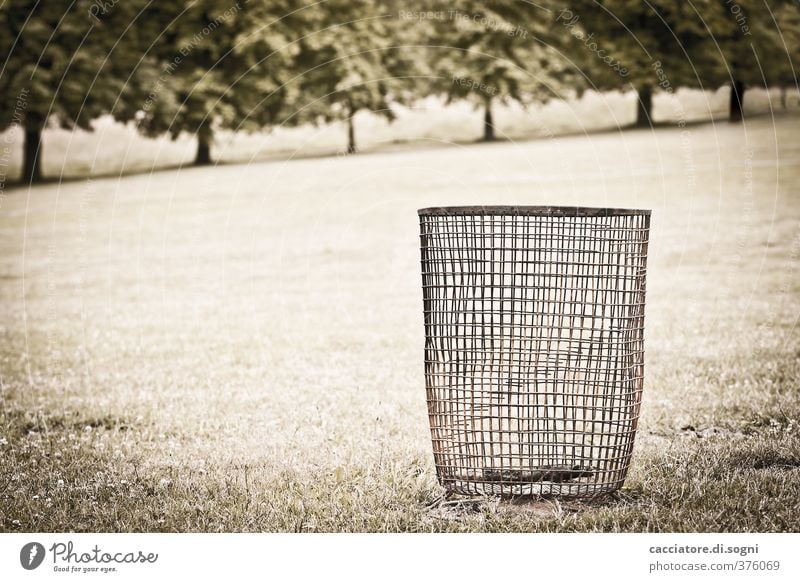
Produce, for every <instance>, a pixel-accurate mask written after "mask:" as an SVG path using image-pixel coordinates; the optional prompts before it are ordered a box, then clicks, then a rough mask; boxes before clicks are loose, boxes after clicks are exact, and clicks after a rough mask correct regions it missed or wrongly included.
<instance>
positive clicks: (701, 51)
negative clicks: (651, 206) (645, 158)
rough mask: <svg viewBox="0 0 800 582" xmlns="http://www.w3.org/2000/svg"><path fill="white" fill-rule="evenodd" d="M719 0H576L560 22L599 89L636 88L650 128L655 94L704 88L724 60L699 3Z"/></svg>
mask: <svg viewBox="0 0 800 582" xmlns="http://www.w3.org/2000/svg"><path fill="white" fill-rule="evenodd" d="M713 1H715V0H696V1H695V2H685V1H683V0H651V1H649V2H641V1H639V0H603V1H595V0H576V1H575V2H573V3H572V7H571V8H569V9H562V10H561V11H559V13H558V15H557V17H556V20H557V22H558V23H559V24H561V25H562V26H564V27H565V28H567V29H569V31H570V33H571V35H572V36H573V37H574V41H573V43H572V44H571V46H570V50H569V52H570V55H571V56H572V57H573V58H574V59H575V60H576V62H578V63H580V65H581V68H582V70H584V71H585V72H586V75H587V78H588V81H589V84H590V86H592V87H593V88H594V89H596V90H598V91H607V90H615V89H621V90H626V89H629V90H634V91H636V94H637V105H636V108H637V111H636V122H635V124H636V125H637V126H650V125H651V124H652V117H653V95H654V92H655V91H657V90H659V89H660V90H664V91H667V92H673V91H675V90H677V89H678V88H679V87H700V88H702V87H704V86H705V85H707V84H708V83H712V84H713V83H714V82H715V80H716V79H717V77H718V73H719V67H720V59H719V57H718V55H716V53H715V50H714V44H713V39H712V38H710V37H709V35H708V32H707V30H706V28H705V26H704V24H703V21H702V19H701V18H700V17H699V16H698V14H697V13H696V11H695V7H698V6H700V7H702V6H704V5H707V4H709V3H710V2H713Z"/></svg>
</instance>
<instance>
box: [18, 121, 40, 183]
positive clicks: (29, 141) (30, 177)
mask: <svg viewBox="0 0 800 582" xmlns="http://www.w3.org/2000/svg"><path fill="white" fill-rule="evenodd" d="M42 129H44V120H43V119H42V118H41V117H40V116H38V115H31V114H29V115H26V116H25V142H24V144H23V150H22V181H23V182H28V183H33V182H41V181H42Z"/></svg>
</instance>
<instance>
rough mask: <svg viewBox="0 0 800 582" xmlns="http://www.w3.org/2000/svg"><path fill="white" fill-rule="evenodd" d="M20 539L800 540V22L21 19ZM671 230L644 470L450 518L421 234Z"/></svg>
mask: <svg viewBox="0 0 800 582" xmlns="http://www.w3.org/2000/svg"><path fill="white" fill-rule="evenodd" d="M0 30H2V35H0V46H2V53H0V57H1V60H2V65H0V129H2V130H3V133H2V134H0V530H2V531H176V532H186V531H204V532H205V531H209V532H215V531H796V530H797V525H796V524H797V516H798V515H799V514H800V507H798V501H797V495H796V491H797V490H798V487H800V428H798V415H799V414H800V386H798V378H800V363H799V362H800V346H799V344H798V339H800V338H799V337H798V336H799V333H800V332H798V327H797V322H798V313H800V277H799V276H798V275H799V274H800V198H798V184H800V93H798V85H797V81H796V77H797V66H798V63H800V8H798V4H797V3H796V2H778V1H769V2H763V1H755V0H742V1H739V2H732V1H726V0H707V1H696V2H692V3H686V2H679V1H678V0H675V1H658V2H649V3H644V2H627V1H616V0H613V1H612V0H607V1H603V2H599V1H598V2H595V1H587V2H583V1H579V2H572V3H554V2H536V3H531V2H524V1H513V0H508V1H504V2H499V1H498V2H491V1H489V2H472V1H463V2H462V1H459V2H450V3H447V4H446V5H442V6H437V5H435V4H431V3H424V5H422V3H417V5H415V4H414V3H411V4H409V3H405V2H385V1H373V0H370V1H366V0H362V1H358V2H345V1H344V0H342V1H339V0H325V1H322V2H316V3H312V2H299V1H298V2H289V1H286V2H259V1H256V0H250V1H249V2H244V1H241V2H239V3H233V2H231V3H225V2H210V1H208V2H207V1H204V0H196V1H187V2H174V3H149V2H146V1H144V0H129V1H126V0H117V1H116V2H114V1H108V2H99V1H95V2H86V1H82V0H78V1H76V2H49V3H46V4H45V3H36V2H24V1H6V2H4V3H2V4H0ZM468 204H479V205H484V204H485V205H488V204H514V205H576V206H607V207H631V208H649V209H652V210H653V215H652V223H651V235H650V245H649V262H648V267H649V268H648V274H647V277H648V287H647V309H646V317H645V327H646V336H645V342H646V343H645V349H646V355H645V362H646V365H645V386H644V395H643V403H642V418H641V421H640V422H639V430H638V435H637V441H636V447H635V452H634V459H633V464H632V467H631V471H630V473H629V476H628V479H627V481H626V484H625V487H624V488H623V489H622V490H621V491H620V493H619V494H618V495H615V496H612V497H608V498H603V499H599V500H595V501H591V502H589V501H584V502H581V501H569V502H567V501H558V500H555V499H545V500H539V501H536V502H533V503H526V504H514V503H507V502H500V501H499V500H497V499H493V498H477V499H474V500H464V499H446V498H445V497H444V496H443V490H442V489H441V488H440V487H439V485H438V484H437V482H436V476H435V471H434V467H433V458H432V455H431V442H430V431H429V428H428V420H427V414H426V405H425V390H424V378H423V352H422V346H423V326H422V323H423V321H422V295H421V289H420V274H419V268H420V266H419V258H420V256H419V236H418V235H419V233H418V222H417V216H416V210H417V209H418V208H421V207H426V206H446V205H468Z"/></svg>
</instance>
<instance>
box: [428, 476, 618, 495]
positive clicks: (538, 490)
mask: <svg viewBox="0 0 800 582" xmlns="http://www.w3.org/2000/svg"><path fill="white" fill-rule="evenodd" d="M442 486H443V487H444V488H445V489H446V490H447V492H448V493H451V494H453V493H455V494H459V495H468V496H473V497H486V496H491V497H596V496H598V495H605V494H607V493H612V492H614V491H617V490H618V489H619V488H620V487H622V483H547V482H545V483H486V482H483V481H472V480H466V479H463V480H462V479H448V480H446V481H444V482H443V483H442Z"/></svg>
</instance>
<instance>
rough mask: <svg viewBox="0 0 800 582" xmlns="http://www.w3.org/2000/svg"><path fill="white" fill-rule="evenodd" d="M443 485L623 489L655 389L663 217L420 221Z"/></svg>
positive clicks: (429, 214) (607, 212)
mask: <svg viewBox="0 0 800 582" xmlns="http://www.w3.org/2000/svg"><path fill="white" fill-rule="evenodd" d="M419 217H420V230H421V251H422V289H423V301H424V314H425V384H426V392H427V402H428V416H429V419H430V426H431V437H432V441H433V454H434V460H435V463H436V471H437V475H438V478H439V482H440V483H441V484H442V485H443V486H444V487H445V489H446V490H447V491H448V492H451V493H461V494H467V495H500V496H503V497H513V496H527V495H559V496H594V495H599V494H602V493H607V492H610V491H614V490H616V489H618V488H619V487H621V486H622V483H623V481H624V480H625V475H626V473H627V470H628V466H629V465H630V460H631V453H632V449H633V441H634V437H635V435H636V425H637V421H638V418H639V405H640V402H641V395H642V383H643V378H644V346H643V334H644V304H645V273H646V260H647V243H648V234H649V227H650V211H649V210H625V209H615V208H576V207H550V206H464V207H445V208H425V209H422V210H419Z"/></svg>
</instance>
